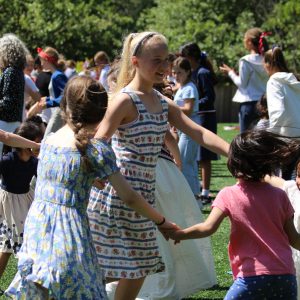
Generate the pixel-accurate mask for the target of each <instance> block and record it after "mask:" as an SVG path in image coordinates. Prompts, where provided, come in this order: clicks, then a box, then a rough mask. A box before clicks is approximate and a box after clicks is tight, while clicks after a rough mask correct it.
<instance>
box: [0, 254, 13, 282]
mask: <svg viewBox="0 0 300 300" xmlns="http://www.w3.org/2000/svg"><path fill="white" fill-rule="evenodd" d="M10 255H11V253H4V252H1V253H0V278H1V277H2V275H3V273H4V271H5V268H6V266H7V263H8V260H9V257H10Z"/></svg>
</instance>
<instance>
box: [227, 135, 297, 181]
mask: <svg viewBox="0 0 300 300" xmlns="http://www.w3.org/2000/svg"><path fill="white" fill-rule="evenodd" d="M299 155H300V142H299V141H297V140H294V139H288V138H285V137H282V136H280V135H277V134H274V133H271V132H268V131H264V130H250V131H245V132H243V133H241V134H239V135H237V136H236V137H235V138H234V139H233V141H232V142H231V144H230V149H229V158H228V161H227V166H228V169H229V171H230V172H231V174H232V175H233V176H234V177H236V178H241V179H244V180H249V181H260V180H262V179H263V178H264V177H265V175H270V176H272V175H274V173H275V171H276V170H277V169H278V167H280V165H281V163H282V162H284V164H288V163H289V162H292V161H293V160H294V158H295V157H299Z"/></svg>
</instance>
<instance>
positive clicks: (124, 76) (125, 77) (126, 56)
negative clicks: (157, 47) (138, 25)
mask: <svg viewBox="0 0 300 300" xmlns="http://www.w3.org/2000/svg"><path fill="white" fill-rule="evenodd" d="M136 35H137V34H136V33H130V34H129V35H128V36H127V37H126V39H125V41H124V45H123V50H122V56H121V60H120V71H119V75H118V78H117V85H116V88H115V93H117V92H119V91H120V90H121V89H122V88H124V87H125V86H126V85H128V84H129V82H130V81H131V80H132V79H133V77H134V75H135V68H134V67H133V65H132V63H131V56H132V55H131V43H132V40H133V39H134V38H135V37H136Z"/></svg>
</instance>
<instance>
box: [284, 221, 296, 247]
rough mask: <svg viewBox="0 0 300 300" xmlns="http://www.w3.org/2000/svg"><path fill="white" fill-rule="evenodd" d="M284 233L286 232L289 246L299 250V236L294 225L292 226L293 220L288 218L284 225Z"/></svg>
mask: <svg viewBox="0 0 300 300" xmlns="http://www.w3.org/2000/svg"><path fill="white" fill-rule="evenodd" d="M284 231H285V232H286V234H287V236H288V238H289V242H290V245H291V246H292V247H293V248H295V249H297V250H300V234H299V233H298V232H297V230H296V228H295V225H294V218H293V217H292V218H290V219H288V220H287V221H286V223H285V224H284Z"/></svg>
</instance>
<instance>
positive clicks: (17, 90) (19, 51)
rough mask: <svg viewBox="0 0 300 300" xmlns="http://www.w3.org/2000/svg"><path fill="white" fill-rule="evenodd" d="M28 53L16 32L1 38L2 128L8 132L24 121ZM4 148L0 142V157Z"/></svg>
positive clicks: (0, 101) (0, 93)
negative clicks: (25, 75)
mask: <svg viewBox="0 0 300 300" xmlns="http://www.w3.org/2000/svg"><path fill="white" fill-rule="evenodd" d="M26 54H28V50H27V48H26V46H25V45H24V43H23V42H22V41H21V40H20V39H19V38H18V37H17V36H15V35H14V34H11V33H9V34H4V35H3V36H2V37H1V38H0V69H1V71H2V74H1V75H0V129H2V130H5V131H8V132H13V131H14V130H15V129H16V128H17V127H18V126H19V125H20V123H21V122H22V113H23V105H24V84H25V80H24V73H23V69H24V67H25V64H26ZM2 148H3V144H2V143H0V157H2Z"/></svg>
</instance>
